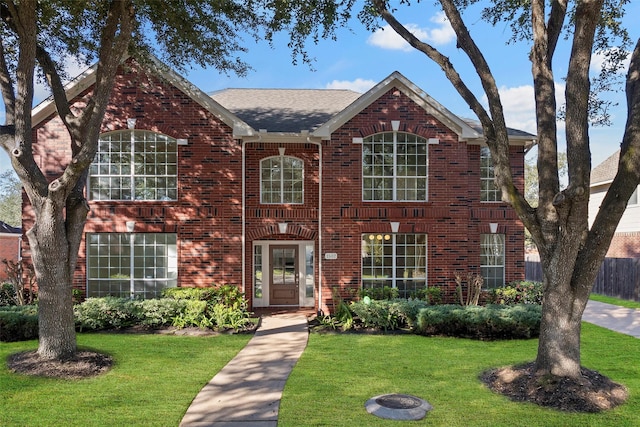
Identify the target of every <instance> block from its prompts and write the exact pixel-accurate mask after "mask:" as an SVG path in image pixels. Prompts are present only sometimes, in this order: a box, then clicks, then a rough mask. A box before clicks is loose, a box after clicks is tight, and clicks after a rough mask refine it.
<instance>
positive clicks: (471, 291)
mask: <svg viewBox="0 0 640 427" xmlns="http://www.w3.org/2000/svg"><path fill="white" fill-rule="evenodd" d="M455 280H456V292H457V293H458V298H459V299H460V305H465V306H466V305H478V300H479V299H480V294H481V293H482V285H483V284H484V279H483V278H482V276H480V275H479V274H473V273H467V281H466V288H467V294H466V296H465V295H464V289H463V288H464V287H465V286H463V285H464V279H463V277H462V275H461V274H460V273H455Z"/></svg>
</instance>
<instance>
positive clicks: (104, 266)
mask: <svg viewBox="0 0 640 427" xmlns="http://www.w3.org/2000/svg"><path fill="white" fill-rule="evenodd" d="M85 241H86V246H87V247H86V253H87V261H86V262H87V270H86V271H87V297H102V296H117V297H131V298H155V297H159V296H160V295H161V293H162V290H163V289H166V288H171V287H176V286H177V280H178V254H177V235H176V234H175V233H136V234H133V233H87V235H86V239H85ZM160 260H161V261H160ZM160 273H163V274H160ZM94 287H97V289H94Z"/></svg>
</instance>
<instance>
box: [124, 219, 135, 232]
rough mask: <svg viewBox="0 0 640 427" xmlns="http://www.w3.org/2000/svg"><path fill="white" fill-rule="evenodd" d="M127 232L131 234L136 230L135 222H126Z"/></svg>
mask: <svg viewBox="0 0 640 427" xmlns="http://www.w3.org/2000/svg"><path fill="white" fill-rule="evenodd" d="M126 224H127V232H129V233H133V230H135V228H136V222H135V221H127V222H126Z"/></svg>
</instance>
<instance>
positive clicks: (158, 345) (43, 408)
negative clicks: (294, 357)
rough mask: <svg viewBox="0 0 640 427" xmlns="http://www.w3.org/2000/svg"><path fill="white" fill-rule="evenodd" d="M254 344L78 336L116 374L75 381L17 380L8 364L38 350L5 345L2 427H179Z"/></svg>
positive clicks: (231, 339)
mask: <svg viewBox="0 0 640 427" xmlns="http://www.w3.org/2000/svg"><path fill="white" fill-rule="evenodd" d="M251 337H252V335H249V334H246V335H220V336H215V337H185V336H168V335H144V334H109V333H98V334H78V345H79V347H80V348H83V349H87V348H89V349H92V350H96V351H99V352H103V353H108V354H110V355H111V356H112V358H113V360H114V366H113V367H112V368H111V370H110V371H109V372H108V373H106V374H104V375H101V376H98V377H94V378H90V379H84V380H74V381H69V380H56V379H48V378H34V377H28V376H24V375H17V374H13V373H11V372H9V371H8V370H7V363H6V360H7V356H8V355H9V354H12V353H16V352H19V351H25V350H33V349H35V348H37V342H36V341H23V342H16V343H0V425H1V426H38V427H41V426H42V427H44V426H82V427H90V426H142V425H144V426H162V427H165V426H177V425H178V424H179V423H180V420H181V419H182V417H183V415H184V413H185V412H186V410H187V408H188V407H189V405H190V404H191V401H192V400H193V398H194V397H195V396H196V394H198V392H199V391H200V389H201V388H202V387H203V386H204V384H206V383H207V381H209V380H210V379H211V378H212V377H213V376H214V375H215V374H216V373H217V372H218V371H219V370H220V369H221V368H222V367H223V366H224V365H225V364H226V363H227V362H228V361H229V360H231V359H232V358H233V357H234V356H235V355H236V354H237V353H238V351H240V350H241V349H242V348H243V347H244V346H245V344H246V343H247V342H248V341H249V339H250V338H251Z"/></svg>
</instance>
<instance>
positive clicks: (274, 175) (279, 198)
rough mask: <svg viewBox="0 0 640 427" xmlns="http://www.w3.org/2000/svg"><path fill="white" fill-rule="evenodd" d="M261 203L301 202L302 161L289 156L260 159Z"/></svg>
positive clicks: (302, 185) (302, 197)
mask: <svg viewBox="0 0 640 427" xmlns="http://www.w3.org/2000/svg"><path fill="white" fill-rule="evenodd" d="M260 187H261V196H260V202H261V203H292V204H295V203H298V204H299V203H303V202H304V162H303V161H302V160H300V159H298V158H295V157H291V156H285V155H280V156H274V157H268V158H266V159H263V160H262V161H260Z"/></svg>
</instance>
